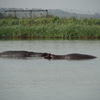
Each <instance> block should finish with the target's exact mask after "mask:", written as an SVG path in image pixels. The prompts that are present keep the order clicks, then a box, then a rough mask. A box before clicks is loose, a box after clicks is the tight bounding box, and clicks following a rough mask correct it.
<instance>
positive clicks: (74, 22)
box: [0, 17, 100, 38]
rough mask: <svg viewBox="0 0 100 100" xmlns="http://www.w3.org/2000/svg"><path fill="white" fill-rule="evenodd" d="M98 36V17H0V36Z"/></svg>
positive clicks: (99, 33) (99, 30) (99, 23)
mask: <svg viewBox="0 0 100 100" xmlns="http://www.w3.org/2000/svg"><path fill="white" fill-rule="evenodd" d="M16 37H19V38H33V37H34V38H44V37H45V38H81V37H83V38H84V37H85V38H92V37H97V38H98V37H100V19H92V18H89V19H87V18H85V19H77V18H75V17H73V18H69V19H67V18H61V19H60V18H59V17H51V18H22V19H12V18H9V19H1V20H0V38H16Z"/></svg>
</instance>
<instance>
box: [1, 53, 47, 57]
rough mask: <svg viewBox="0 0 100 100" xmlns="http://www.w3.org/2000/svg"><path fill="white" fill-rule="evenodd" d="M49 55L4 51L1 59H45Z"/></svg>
mask: <svg viewBox="0 0 100 100" xmlns="http://www.w3.org/2000/svg"><path fill="white" fill-rule="evenodd" d="M47 55H48V54H47V53H38V52H29V51H4V52H1V53H0V57H2V58H17V57H18V58H23V57H44V56H47Z"/></svg>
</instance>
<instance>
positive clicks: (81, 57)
mask: <svg viewBox="0 0 100 100" xmlns="http://www.w3.org/2000/svg"><path fill="white" fill-rule="evenodd" d="M44 58H45V59H67V60H85V59H94V58H96V57H95V56H92V55H87V54H78V53H72V54H67V55H54V54H48V55H46V56H45V57H44Z"/></svg>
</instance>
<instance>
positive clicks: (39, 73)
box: [0, 40, 100, 100]
mask: <svg viewBox="0 0 100 100" xmlns="http://www.w3.org/2000/svg"><path fill="white" fill-rule="evenodd" d="M6 50H28V51H35V52H49V53H54V54H68V53H85V54H92V55H94V56H97V57H98V58H96V59H92V60H83V61H68V60H50V61H49V60H45V59H34V58H29V59H6V58H5V59H4V58H0V100H100V41H99V40H94V41H93V40H70V41H69V40H22V41H21V40H19V41H16V40H15V41H10V40H9V41H0V52H2V51H6Z"/></svg>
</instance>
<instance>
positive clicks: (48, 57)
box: [44, 53, 52, 60]
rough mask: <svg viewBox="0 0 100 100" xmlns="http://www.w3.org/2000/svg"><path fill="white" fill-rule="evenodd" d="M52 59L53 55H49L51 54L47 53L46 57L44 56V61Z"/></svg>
mask: <svg viewBox="0 0 100 100" xmlns="http://www.w3.org/2000/svg"><path fill="white" fill-rule="evenodd" d="M51 58H52V57H51V53H50V54H49V53H46V55H45V56H44V59H49V60H50V59H51Z"/></svg>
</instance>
